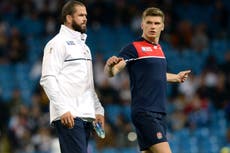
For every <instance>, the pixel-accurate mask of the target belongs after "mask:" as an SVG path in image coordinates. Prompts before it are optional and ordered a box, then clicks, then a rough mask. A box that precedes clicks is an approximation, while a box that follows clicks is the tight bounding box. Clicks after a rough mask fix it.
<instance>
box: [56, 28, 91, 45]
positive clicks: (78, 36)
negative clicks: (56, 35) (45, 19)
mask: <svg viewBox="0 0 230 153" xmlns="http://www.w3.org/2000/svg"><path fill="white" fill-rule="evenodd" d="M60 32H61V33H65V34H66V35H68V36H69V37H71V38H74V39H78V40H81V41H84V42H85V41H86V38H87V35H86V34H85V33H80V32H78V31H74V30H72V29H70V28H68V27H67V26H65V25H61V29H60Z"/></svg>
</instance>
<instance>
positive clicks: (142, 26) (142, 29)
mask: <svg viewBox="0 0 230 153" xmlns="http://www.w3.org/2000/svg"><path fill="white" fill-rule="evenodd" d="M141 29H142V30H143V22H141Z"/></svg>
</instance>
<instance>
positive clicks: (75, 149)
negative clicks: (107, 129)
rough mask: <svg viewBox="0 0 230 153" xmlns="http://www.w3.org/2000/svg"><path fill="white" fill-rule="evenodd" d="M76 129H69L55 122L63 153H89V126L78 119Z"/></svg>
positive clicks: (75, 124)
mask: <svg viewBox="0 0 230 153" xmlns="http://www.w3.org/2000/svg"><path fill="white" fill-rule="evenodd" d="M74 121H75V123H74V127H73V128H72V129H68V128H67V127H65V126H63V125H62V124H61V122H60V120H59V121H56V122H55V127H56V129H57V133H58V137H59V142H60V147H61V152H62V153H87V145H88V139H89V135H90V129H89V127H88V126H87V124H86V123H85V122H84V121H82V120H81V119H79V118H76V119H75V120H74Z"/></svg>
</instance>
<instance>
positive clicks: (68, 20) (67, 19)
mask: <svg viewBox="0 0 230 153" xmlns="http://www.w3.org/2000/svg"><path fill="white" fill-rule="evenodd" d="M72 20H73V18H72V16H71V15H66V22H67V23H71V22H72Z"/></svg>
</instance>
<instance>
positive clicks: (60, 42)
mask: <svg viewBox="0 0 230 153" xmlns="http://www.w3.org/2000/svg"><path fill="white" fill-rule="evenodd" d="M62 23H63V24H62V25H61V29H60V32H59V33H58V34H57V35H56V36H55V37H54V38H53V39H51V40H50V41H49V42H48V43H47V45H46V46H45V49H44V56H43V62H42V76H41V80H40V84H41V86H42V87H43V89H44V91H45V92H46V94H47V96H48V98H49V100H50V123H51V124H52V125H54V127H55V128H56V129H57V133H58V137H59V142H60V146H61V152H62V153H87V145H88V140H89V136H90V132H91V130H92V122H93V121H94V122H99V123H101V125H102V127H104V109H103V107H102V105H101V103H100V101H99V100H98V97H97V95H96V93H95V89H94V80H93V72H92V71H93V70H92V57H91V52H90V49H89V47H88V46H87V45H86V44H85V40H86V37H87V36H86V34H85V32H86V23H87V11H86V7H85V5H84V4H82V3H81V2H78V1H69V2H67V3H66V4H65V5H64V6H63V8H62Z"/></svg>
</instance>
